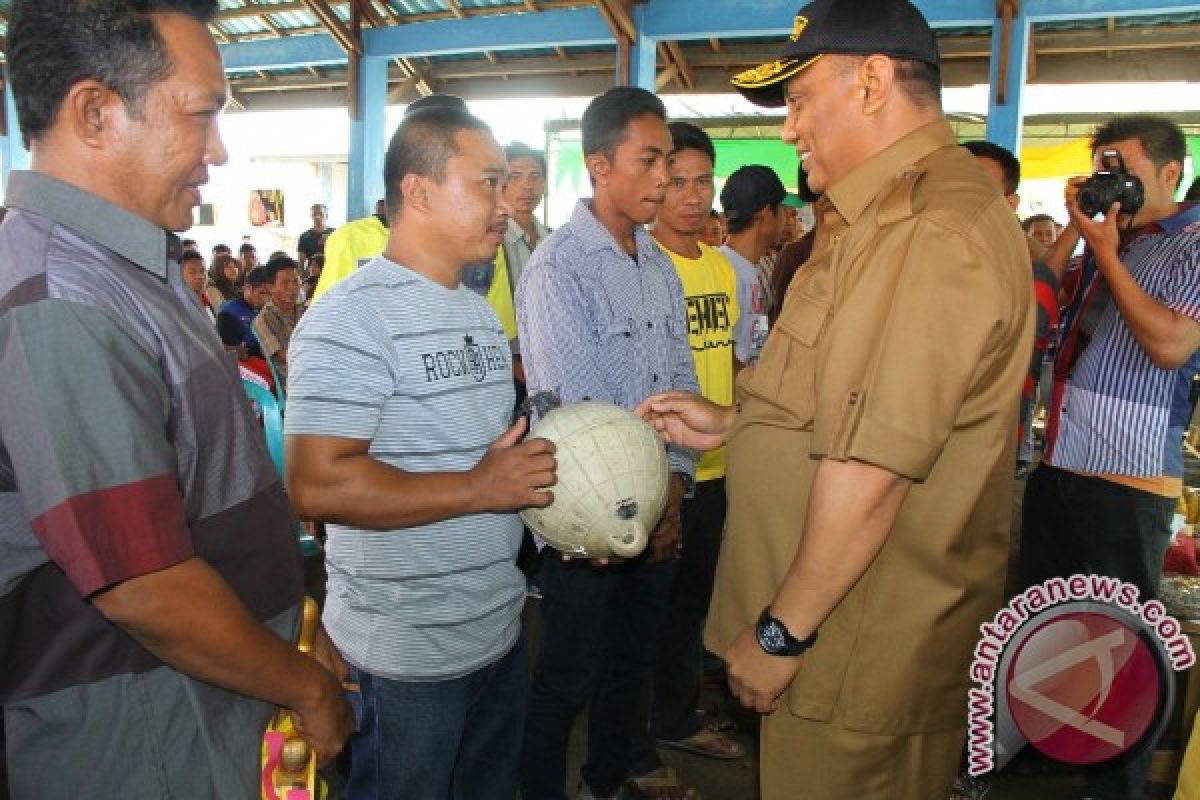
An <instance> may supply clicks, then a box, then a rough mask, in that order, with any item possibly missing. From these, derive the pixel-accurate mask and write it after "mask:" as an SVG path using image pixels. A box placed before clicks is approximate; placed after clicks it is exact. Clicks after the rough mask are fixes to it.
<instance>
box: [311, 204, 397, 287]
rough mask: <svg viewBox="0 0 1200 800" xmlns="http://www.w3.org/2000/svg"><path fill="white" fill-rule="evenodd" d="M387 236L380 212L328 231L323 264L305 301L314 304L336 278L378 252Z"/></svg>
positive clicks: (337, 279)
mask: <svg viewBox="0 0 1200 800" xmlns="http://www.w3.org/2000/svg"><path fill="white" fill-rule="evenodd" d="M387 238H388V226H387V217H385V216H384V215H383V214H372V215H371V216H369V217H363V218H362V219H356V220H354V221H353V222H348V223H346V224H345V225H343V226H342V227H340V228H338V229H337V230H336V231H334V232H333V233H331V234H330V235H329V238H328V239H326V240H325V266H324V267H323V268H322V269H321V277H320V278H318V279H317V288H316V289H315V290H313V296H312V298H311V299H310V300H309V304H310V305H311V304H312V303H315V302H316V301H317V300H318V299H320V297H321V295H323V294H325V293H326V292H327V291H329V290H330V289H331V288H333V286H334V285H336V284H337V283H338V282H339V281H340V280H342V279H343V278H347V277H349V276H350V273H352V272H354V270H356V269H358V268H359V267H360V266H362V265H363V264H365V263H367V262H368V261H370V260H371V259H372V258H374V257H375V256H377V255H379V254H380V253H382V252H383V246H384V245H385V244H387Z"/></svg>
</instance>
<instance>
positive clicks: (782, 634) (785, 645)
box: [754, 606, 817, 656]
mask: <svg viewBox="0 0 1200 800" xmlns="http://www.w3.org/2000/svg"><path fill="white" fill-rule="evenodd" d="M754 633H755V635H756V636H757V637H758V646H759V647H761V648H762V649H763V652H764V653H766V654H767V655H770V656H798V655H800V654H801V653H803V652H804V651H805V650H807V649H808V648H810V647H812V646H813V643H815V642H816V641H817V632H816V631H813V632H812V636H809V637H808V638H807V639H804V640H801V639H797V638H796V637H795V636H792V634H791V631H789V630H788V629H787V626H786V625H784V624H783V623H782V622H780V621H779V620H777V619H775V618H774V617H772V616H771V607H770V606H767V607H766V608H764V609H763V610H762V613H761V614H759V615H758V625H757V626H755V629H754Z"/></svg>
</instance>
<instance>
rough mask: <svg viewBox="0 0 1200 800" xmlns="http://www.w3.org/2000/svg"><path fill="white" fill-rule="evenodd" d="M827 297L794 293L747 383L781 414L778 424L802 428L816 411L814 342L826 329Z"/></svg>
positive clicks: (827, 315)
mask: <svg viewBox="0 0 1200 800" xmlns="http://www.w3.org/2000/svg"><path fill="white" fill-rule="evenodd" d="M829 313H830V304H829V302H828V301H827V300H824V299H819V298H816V297H811V296H809V295H807V294H804V293H803V292H793V293H792V296H791V297H789V298H788V302H787V304H786V305H785V306H784V309H783V312H782V313H781V314H780V315H779V319H778V320H777V321H776V323H775V327H774V328H772V329H771V335H770V336H769V337H768V339H767V344H766V347H764V348H763V352H762V355H761V357H760V358H759V361H758V365H757V366H756V367H755V369H754V372H753V374H752V375H751V376H750V378H749V380H748V381H747V382H746V385H745V387H744V388H745V390H746V392H747V393H749V394H753V395H756V396H757V397H759V398H761V399H763V400H765V401H766V402H768V403H770V404H771V405H773V406H775V407H776V409H777V410H778V411H779V412H781V413H782V415H783V417H784V418H783V419H780V420H776V421H777V422H778V423H783V424H787V426H788V427H797V428H805V427H810V426H811V425H812V420H813V417H814V415H815V413H816V405H817V393H816V388H817V387H816V376H817V353H818V348H817V345H818V343H819V342H820V340H821V337H822V335H823V334H824V332H825V328H826V323H827V321H828V319H829Z"/></svg>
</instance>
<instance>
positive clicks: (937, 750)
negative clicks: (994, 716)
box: [759, 708, 967, 800]
mask: <svg viewBox="0 0 1200 800" xmlns="http://www.w3.org/2000/svg"><path fill="white" fill-rule="evenodd" d="M966 735H967V732H966V729H965V728H962V729H958V730H950V731H937V732H934V733H921V734H910V735H903V736H891V735H886V736H885V735H880V734H874V733H860V732H858V731H850V730H846V729H845V728H839V727H837V726H835V725H833V724H832V723H828V722H814V721H812V720H809V719H803V718H801V717H797V716H795V715H794V714H792V713H790V712H789V711H788V710H787V708H782V709H780V710H779V711H776V712H775V713H774V714H772V715H770V716H769V717H765V718H764V719H763V722H762V736H761V739H760V742H759V759H760V761H759V776H760V784H761V789H760V792H761V798H762V800H946V798H948V797H949V796H950V790H951V788H953V786H954V778H955V776H957V775H958V768H959V764H960V761H961V759H962V754H963V745H964V743H965V741H966Z"/></svg>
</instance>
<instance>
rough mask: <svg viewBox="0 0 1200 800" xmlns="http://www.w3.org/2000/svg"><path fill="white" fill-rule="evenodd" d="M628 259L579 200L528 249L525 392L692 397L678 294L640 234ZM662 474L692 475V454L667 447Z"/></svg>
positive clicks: (624, 401)
mask: <svg viewBox="0 0 1200 800" xmlns="http://www.w3.org/2000/svg"><path fill="white" fill-rule="evenodd" d="M634 240H635V242H636V243H637V260H636V261H635V260H634V259H633V257H631V256H630V255H629V254H628V253H626V252H625V251H624V249H623V248H622V247H621V245H620V244H618V243H617V240H616V239H614V238H613V235H612V234H611V233H609V231H608V229H607V228H605V227H604V225H602V224H601V223H600V221H599V220H598V219H596V217H595V215H593V214H592V211H591V208H590V205H589V201H587V200H580V201H579V204H578V205H577V206H576V207H575V211H574V213H573V214H572V215H571V219H570V221H569V222H568V223H567V224H566V225H564V226H562V227H561V228H559V229H558V230H557V231H555V232H554V233H552V234H551V235H550V236H549V237H548V238H547V239H545V240H544V241H543V242H542V243H541V244H540V245H538V248H537V250H535V251H534V253H533V256H532V257H531V258H530V260H529V263H528V264H527V265H526V266H525V270H524V271H523V272H522V273H521V279H520V282H519V283H518V285H517V294H516V299H517V309H516V310H517V331H518V333H519V335H520V339H521V349H522V351H523V356H522V358H523V361H524V365H525V376H526V381H527V385H528V387H529V392H530V394H533V393H535V392H538V391H542V390H552V391H556V392H558V393H559V395H560V396H561V397H562V400H563V403H564V404H565V403H576V402H579V401H581V400H599V401H605V402H609V403H615V404H617V405H620V406H624V407H625V408H628V409H633V408H634V407H635V406H636V405H637V404H638V403H640V402H641V401H642V400H644V399H645V398H646V397H648V396H649V395H651V394H653V393H655V392H664V391H668V390H680V391H689V392H699V391H700V386H699V384H698V383H697V381H696V368H695V366H694V365H693V363H692V350H691V347H690V346H689V345H688V337H687V319H686V313H685V310H684V302H683V286H682V284H680V282H679V276H678V274H677V273H676V272H675V267H674V266H673V265H672V264H671V259H670V258H669V257H668V256H667V254H666V253H665V252H663V250H662V249H661V248H660V247H659V246H658V245H657V244H656V243H655V241H654V239H652V238H651V237H650V234H648V233H647V232H646V231H645V230H644V229H643V228H641V227H639V228H638V229H637V230H636V231H635V232H634ZM667 458H668V460H669V462H670V464H671V471H672V472H678V473H682V474H684V475H686V476H687V477H688V479H689V481H688V482H689V483H690V482H691V479H692V478H693V477H694V475H695V462H696V455H695V453H694V452H692V451H691V450H687V449H686V448H676V447H668V448H667Z"/></svg>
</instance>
